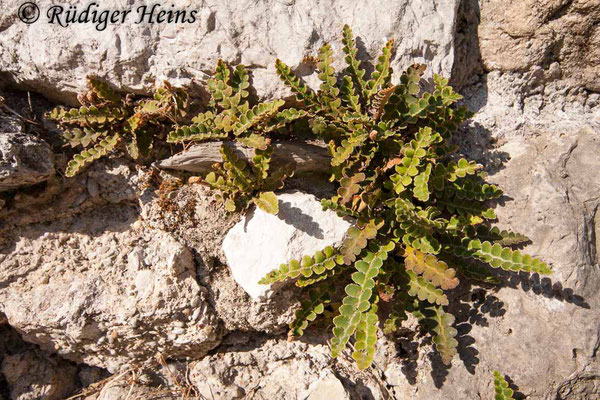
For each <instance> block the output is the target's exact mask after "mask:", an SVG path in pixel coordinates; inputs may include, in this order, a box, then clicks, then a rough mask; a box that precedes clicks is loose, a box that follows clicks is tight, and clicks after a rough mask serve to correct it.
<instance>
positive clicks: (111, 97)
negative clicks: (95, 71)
mask: <svg viewBox="0 0 600 400" xmlns="http://www.w3.org/2000/svg"><path fill="white" fill-rule="evenodd" d="M87 84H88V87H89V88H90V90H91V91H92V92H94V94H95V95H96V96H98V98H100V99H102V100H106V101H110V102H111V103H120V102H121V96H120V95H119V94H118V93H117V92H115V91H114V90H113V89H112V88H111V87H110V86H109V85H108V83H106V82H104V81H102V80H100V79H96V78H94V77H90V76H88V77H87Z"/></svg>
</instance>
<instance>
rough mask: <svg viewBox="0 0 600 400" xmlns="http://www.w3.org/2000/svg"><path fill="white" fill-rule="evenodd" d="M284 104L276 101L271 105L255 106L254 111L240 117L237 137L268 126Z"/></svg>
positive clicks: (236, 132)
mask: <svg viewBox="0 0 600 400" xmlns="http://www.w3.org/2000/svg"><path fill="white" fill-rule="evenodd" d="M284 103H285V101H283V100H274V101H272V102H269V103H260V104H257V105H255V106H254V107H252V109H250V110H248V111H246V113H244V114H242V115H240V117H239V118H240V121H239V123H237V124H236V125H235V130H234V133H235V135H236V136H239V135H241V134H243V133H244V132H247V131H248V130H249V129H251V128H253V127H260V126H262V125H264V124H266V123H267V122H268V121H269V120H270V119H271V118H273V117H274V116H275V115H276V114H277V111H278V110H279V108H281V106H283V104H284Z"/></svg>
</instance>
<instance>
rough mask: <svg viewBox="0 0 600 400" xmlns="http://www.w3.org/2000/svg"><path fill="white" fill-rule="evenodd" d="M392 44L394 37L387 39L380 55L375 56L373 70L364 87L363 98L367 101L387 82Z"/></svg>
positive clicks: (389, 73)
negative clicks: (375, 62)
mask: <svg viewBox="0 0 600 400" xmlns="http://www.w3.org/2000/svg"><path fill="white" fill-rule="evenodd" d="M393 46H394V39H390V40H388V42H387V43H386V44H385V46H384V47H383V50H382V51H381V55H380V56H379V57H378V58H377V64H376V65H375V70H374V71H373V74H372V75H371V79H370V80H369V81H368V82H367V87H366V88H365V98H366V99H367V102H369V101H370V99H371V97H372V96H374V95H375V93H377V91H378V90H379V89H380V88H381V87H384V86H385V85H386V84H387V83H388V82H389V78H390V76H391V68H390V61H391V58H392V47H393Z"/></svg>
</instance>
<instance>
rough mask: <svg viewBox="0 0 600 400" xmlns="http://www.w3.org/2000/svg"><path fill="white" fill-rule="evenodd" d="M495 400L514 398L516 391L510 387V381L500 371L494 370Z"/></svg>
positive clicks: (510, 399) (511, 399)
mask: <svg viewBox="0 0 600 400" xmlns="http://www.w3.org/2000/svg"><path fill="white" fill-rule="evenodd" d="M494 392H495V396H494V399H495V400H514V397H513V395H514V392H513V390H512V389H511V388H509V387H508V382H506V379H504V377H503V376H502V374H500V372H498V371H494Z"/></svg>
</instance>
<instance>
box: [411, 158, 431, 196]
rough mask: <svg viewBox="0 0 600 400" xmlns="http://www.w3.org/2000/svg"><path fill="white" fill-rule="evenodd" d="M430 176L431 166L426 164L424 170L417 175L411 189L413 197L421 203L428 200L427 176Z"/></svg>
mask: <svg viewBox="0 0 600 400" xmlns="http://www.w3.org/2000/svg"><path fill="white" fill-rule="evenodd" d="M430 175H431V164H429V163H428V164H427V167H425V170H424V171H422V172H421V173H420V174H419V175H417V176H416V177H415V179H414V182H415V185H414V188H413V194H414V196H415V197H416V198H417V199H418V200H421V201H423V202H426V201H427V200H429V176H430Z"/></svg>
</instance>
